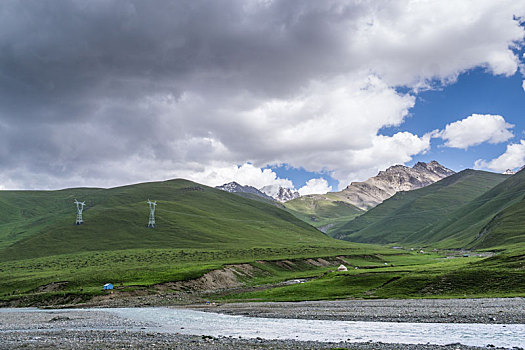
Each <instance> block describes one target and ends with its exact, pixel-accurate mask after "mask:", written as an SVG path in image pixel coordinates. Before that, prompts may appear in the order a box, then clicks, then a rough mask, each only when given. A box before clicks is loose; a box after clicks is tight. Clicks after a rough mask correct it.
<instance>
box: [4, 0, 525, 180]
mask: <svg viewBox="0 0 525 350" xmlns="http://www.w3.org/2000/svg"><path fill="white" fill-rule="evenodd" d="M402 10H403V5H399V4H397V2H390V1H379V2H377V1H372V2H366V1H365V2H361V1H348V2H341V1H294V0H288V1H235V0H230V1H227V0H221V1H215V0H209V1H193V0H192V1H165V0H157V1H133V0H127V1H126V0H114V1H102V0H100V1H99V0H90V1H85V0H82V1H73V0H70V1H52V0H50V1H41V0H34V1H30V0H25V1H22V0H20V1H10V0H4V1H1V2H0V181H1V180H2V179H4V181H5V180H8V181H11V182H10V184H9V186H21V187H32V186H40V187H55V186H58V187H60V186H61V185H60V184H61V183H64V184H69V183H73V182H71V181H69V182H68V178H71V177H73V176H75V175H80V176H82V177H84V179H85V180H84V182H85V183H90V182H89V181H91V180H92V182H97V181H99V180H103V181H101V182H100V181H99V182H97V183H108V184H112V183H123V182H124V181H129V180H133V179H138V178H139V177H140V176H139V177H136V176H135V177H134V175H133V172H137V173H140V174H142V175H143V176H144V177H147V176H148V173H147V172H146V171H144V168H145V167H146V166H150V167H157V168H160V169H162V172H161V173H159V174H161V175H159V176H167V174H170V171H169V169H177V167H179V168H181V169H198V168H202V167H203V166H204V165H205V164H210V162H212V161H215V160H222V161H226V162H231V163H232V164H235V163H239V162H244V161H252V160H255V161H260V162H269V161H283V159H281V158H283V157H282V156H283V153H282V151H283V150H284V151H287V152H288V153H286V152H285V153H284V154H285V155H286V156H287V157H289V156H291V155H292V154H291V153H292V152H296V151H297V152H303V153H305V154H307V155H309V154H310V153H311V152H312V149H313V148H320V149H322V148H323V147H324V148H326V149H327V150H330V151H334V152H338V151H341V150H342V149H343V148H344V147H347V146H348V140H350V139H352V137H348V136H346V135H343V136H340V135H339V130H337V129H338V125H337V123H336V122H337V121H338V120H335V121H333V122H332V123H328V124H329V125H331V127H332V128H333V129H334V130H335V134H336V135H335V136H332V135H329V134H327V135H328V136H327V137H326V140H328V141H329V142H330V144H327V142H324V144H323V143H322V142H318V143H317V144H315V143H312V142H311V141H313V139H312V137H311V136H310V135H309V134H308V132H306V133H305V134H304V135H306V136H304V137H303V138H301V137H297V136H302V135H300V134H299V133H298V132H301V129H300V130H299V131H298V132H296V131H295V129H294V128H295V124H297V123H299V121H300V120H301V119H300V117H301V115H300V113H299V114H298V115H295V116H291V117H290V119H291V120H292V121H288V130H284V131H283V132H282V133H281V134H282V135H281V134H280V135H281V136H280V137H281V139H282V140H284V142H283V143H282V144H281V143H280V141H279V140H280V139H275V140H277V141H275V140H274V139H272V137H273V136H272V135H274V134H278V133H279V132H280V131H281V130H279V128H280V123H279V117H275V118H274V119H272V120H271V123H270V122H268V121H267V122H266V124H258V122H260V120H258V118H257V116H255V117H254V116H253V115H252V114H249V113H248V114H246V113H247V111H248V112H249V111H251V110H253V109H257V108H258V106H260V105H264V103H265V102H266V101H271V100H272V99H281V100H287V99H293V98H295V97H296V96H298V95H301V94H304V95H305V96H306V95H308V94H307V93H305V92H304V91H305V89H307V88H309V84H310V83H311V82H312V81H323V84H325V81H330V80H331V79H337V78H338V77H340V76H342V75H349V74H350V73H355V72H359V76H356V77H353V76H346V77H345V78H344V79H346V80H348V81H349V82H353V81H354V80H355V81H357V80H359V79H361V78H362V76H363V74H364V75H365V76H366V75H367V74H369V73H370V72H372V73H374V74H378V75H384V76H387V75H388V74H390V72H396V74H391V75H392V77H394V78H395V79H394V78H392V79H391V81H390V82H389V83H392V81H394V80H395V81H394V83H406V82H408V81H411V80H413V79H414V78H413V76H416V77H420V76H422V75H423V74H420V73H419V72H416V73H415V74H413V73H406V72H409V71H411V70H416V71H417V69H419V68H418V66H417V64H419V63H418V62H420V61H424V60H423V59H422V58H426V57H428V56H431V57H433V59H434V58H435V57H439V54H438V53H436V52H435V51H436V49H435V47H437V48H440V49H441V48H445V49H443V50H444V51H443V52H442V53H441V56H443V57H448V56H447V55H449V53H453V54H454V57H456V56H457V57H458V59H457V60H458V62H462V64H463V65H465V64H464V63H463V62H469V61H468V60H467V59H463V58H462V56H461V55H460V54H459V53H458V49H457V47H458V46H457V45H456V46H453V49H454V50H449V51H447V50H446V47H447V46H446V45H436V46H435V47H432V45H430V46H429V47H430V49H429V50H428V52H431V53H432V54H431V55H429V54H428V52H426V53H424V54H423V55H422V56H421V57H414V58H413V62H412V61H411V60H410V59H407V56H406V55H405V56H404V55H403V54H402V53H403V52H404V45H408V44H407V43H405V42H404V41H401V42H400V45H401V46H400V47H394V49H393V51H392V52H394V53H395V54H394V55H390V52H389V51H388V50H389V49H390V48H391V47H390V46H388V45H384V43H385V42H384V41H383V40H381V37H378V38H375V37H374V36H373V35H376V34H377V33H379V34H377V35H379V36H380V35H382V34H381V33H382V32H381V29H382V28H381V27H379V29H380V30H379V31H375V32H374V31H372V32H371V34H372V37H371V39H370V40H369V41H366V40H361V36H362V31H363V28H364V29H365V30H366V29H367V28H370V27H371V26H372V25H373V20H371V19H370V18H372V17H374V16H382V17H384V18H386V19H388V20H389V19H390V17H396V16H400V13H401V12H402ZM431 11H432V10H431ZM487 12H490V11H487ZM413 17H414V18H415V20H416V21H421V22H423V21H425V20H426V19H425V16H423V15H420V14H418V13H416V14H415V15H414V16H413ZM386 23H388V25H389V26H394V25H395V24H396V23H397V22H396V21H395V20H394V21H392V22H388V21H387V22H386ZM484 23H486V21H484ZM405 27H406V26H405ZM405 27H403V26H402V27H401V31H405V30H406V28H405ZM434 27H437V26H436V25H434V26H433V27H432V28H434ZM487 27H488V28H492V27H491V26H488V25H487ZM408 28H409V33H412V32H413V30H412V29H411V27H410V26H408ZM498 28H499V29H501V28H502V27H501V26H498ZM491 32H494V31H491ZM499 32H502V33H503V32H505V31H503V30H499V31H498V33H499ZM388 35H390V33H389V32H388V33H387V36H388ZM480 35H482V34H480ZM514 36H515V35H514ZM362 37H363V38H367V36H366V35H363V36H362ZM436 37H438V38H439V36H436ZM507 37H512V35H507ZM507 37H505V38H504V39H505V40H507ZM423 39H425V38H423ZM446 40H447V42H449V41H452V40H450V38H449V37H447V38H446ZM498 40H499V41H502V40H500V39H498ZM407 41H409V40H407ZM503 41H504V40H503ZM472 42H479V41H475V40H472ZM500 46H501V48H502V49H506V48H507V46H506V45H500ZM374 50H377V52H379V53H380V55H379V57H376V56H378V55H376V53H375V51H374ZM465 51H466V52H467V51H468V52H469V53H472V52H474V53H477V51H476V50H467V49H466V50H465ZM412 56H417V52H410V57H412ZM390 57H392V58H393V59H394V60H395V61H394V63H393V64H392V63H391V62H390V61H384V59H385V58H390ZM436 59H437V58H436ZM370 62H372V63H373V64H371V63H370ZM385 62H386V63H385ZM414 62H416V63H417V64H414ZM477 62H478V61H476V64H477ZM369 63H370V64H369ZM469 64H470V63H469ZM396 65H401V69H396V68H395V66H396ZM420 66H421V67H426V66H428V65H426V63H423V64H420ZM467 66H468V64H467ZM385 67H386V68H385ZM451 67H452V68H450V69H449V70H448V71H447V70H445V73H444V74H445V76H446V75H447V74H452V73H456V72H457V71H458V69H459V70H460V69H464V68H463V67H462V66H461V67H459V68H457V67H455V66H453V65H451ZM510 68H512V67H510ZM424 69H426V68H421V71H422V72H423V71H424ZM385 72H386V73H385ZM399 72H401V73H399ZM387 73H388V74H387ZM344 79H343V80H344ZM396 79H397V80H396ZM345 83H346V82H344V81H343V82H341V81H339V82H338V83H337V84H339V87H341V86H343V87H344V85H345ZM325 85H326V86H322V87H320V88H318V91H316V93H319V94H322V93H323V92H325V91H328V92H329V91H331V88H332V86H331V85H330V84H328V83H326V84H325ZM379 85H380V84H379ZM355 88H356V89H357V91H360V90H359V89H360V88H361V87H360V86H358V84H356V87H355ZM363 89H365V90H366V89H368V88H367V87H366V86H365V87H364V88H363ZM385 89H387V88H383V90H385ZM387 92H388V91H387ZM373 93H375V92H373ZM348 95H350V96H352V94H351V93H350V94H348ZM377 96H389V94H388V93H384V94H382V93H381V92H378V93H377ZM309 97H310V96H306V97H305V98H303V99H305V100H307V99H308V98H309ZM345 98H347V96H346V95H344V96H341V100H344V99H345ZM393 100H395V101H393V102H392V101H391V100H389V101H390V102H392V105H393V106H394V107H393V108H392V109H393V110H394V112H393V114H394V115H395V117H393V119H394V122H393V123H394V124H396V123H399V122H400V121H401V120H402V115H404V114H403V113H405V112H403V111H404V110H406V108H407V106H408V107H409V106H410V101H407V99H406V98H404V97H403V96H401V97H400V98H399V99H398V98H397V96H394V99H393ZM398 100H402V101H398ZM408 100H410V99H408ZM327 101H328V102H326V101H321V102H320V103H319V105H323V106H330V105H333V104H335V103H337V101H331V100H330V98H327ZM366 103H368V102H367V101H366ZM314 107H315V106H314ZM396 108H397V109H396ZM285 110H286V108H285ZM341 110H344V108H341ZM397 110H399V111H401V112H398V111H397ZM335 111H336V112H337V113H339V114H341V111H340V110H338V109H337V108H335ZM301 113H308V111H302V112H301ZM317 113H318V114H319V115H321V116H322V115H324V114H325V113H324V111H323V110H319V111H318V112H317ZM334 113H335V112H334ZM334 113H332V114H334ZM328 114H329V115H331V114H330V113H328ZM380 114H381V115H383V114H384V113H382V112H381V113H380ZM400 116H401V117H400ZM344 117H345V115H343V114H341V115H340V116H338V117H337V118H342V120H344ZM312 118H314V116H310V119H312ZM374 118H375V117H371V118H369V119H371V120H374ZM381 118H384V119H385V120H386V121H383V120H382V119H381ZM389 118H390V119H389ZM259 119H261V118H259ZM284 119H285V116H283V117H282V120H283V121H284ZM376 119H377V120H378V121H377V122H375V121H374V122H373V123H372V124H370V125H368V124H367V125H365V127H364V129H363V130H365V131H364V132H363V133H362V134H363V135H365V136H366V137H365V138H369V137H368V135H369V134H370V135H372V136H373V135H375V132H376V131H377V130H378V129H379V128H380V127H381V126H383V125H387V124H388V123H392V121H391V119H392V117H391V116H390V117H377V118H376ZM380 119H381V120H380ZM314 124H315V123H314ZM365 124H366V123H365ZM376 124H377V125H376ZM289 135H291V136H289ZM358 136H359V135H357V134H356V137H355V139H357V138H358ZM294 137H297V139H298V142H296V143H293V142H288V141H289V140H290V139H293V138H294ZM337 137H339V138H340V139H339V140H337ZM279 157H281V158H279ZM298 159H302V158H301V157H299V158H298ZM2 174H3V175H2ZM123 174H128V175H123ZM153 176H155V174H153ZM104 181H105V182H104ZM1 186H2V184H1V183H0V187H1Z"/></svg>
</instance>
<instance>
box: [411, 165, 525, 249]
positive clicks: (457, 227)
mask: <svg viewBox="0 0 525 350" xmlns="http://www.w3.org/2000/svg"><path fill="white" fill-rule="evenodd" d="M524 197H525V171H520V172H518V173H517V174H515V175H513V176H511V177H509V178H508V179H507V180H505V181H504V182H502V183H500V184H499V185H497V186H495V187H493V188H492V189H490V190H489V191H487V192H485V193H484V194H483V195H481V196H479V197H478V198H476V199H474V200H472V201H471V202H469V203H468V204H466V205H464V206H463V207H461V208H459V209H458V210H456V211H454V213H452V214H451V215H449V216H448V217H447V218H444V219H443V220H441V221H440V222H439V223H438V224H436V225H435V227H433V228H432V229H429V230H427V231H426V232H423V233H422V234H421V235H420V236H419V237H417V239H414V242H417V243H423V242H424V243H425V244H432V245H436V246H440V247H467V248H478V249H479V248H496V247H502V248H508V247H510V246H512V245H514V244H516V243H519V242H525V230H524V226H525V224H524V221H525V215H524V214H525V207H524V205H525V202H524V201H523V199H524Z"/></svg>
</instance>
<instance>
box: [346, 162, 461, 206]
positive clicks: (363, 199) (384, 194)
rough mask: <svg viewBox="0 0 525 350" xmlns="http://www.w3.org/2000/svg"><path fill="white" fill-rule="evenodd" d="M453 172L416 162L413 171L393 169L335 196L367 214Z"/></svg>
mask: <svg viewBox="0 0 525 350" xmlns="http://www.w3.org/2000/svg"><path fill="white" fill-rule="evenodd" d="M453 174H455V172H454V171H452V170H450V169H448V168H446V167H444V166H443V165H441V164H439V163H438V162H436V161H431V162H430V163H424V162H418V163H416V164H415V165H414V166H413V167H412V168H409V167H407V166H404V165H394V166H391V167H389V168H388V169H386V170H384V171H380V172H379V173H378V174H377V175H376V176H374V177H371V178H369V179H368V180H366V181H363V182H352V183H351V184H350V185H348V186H347V187H346V188H345V189H344V190H342V191H341V192H338V193H337V197H339V198H340V199H341V200H343V201H345V202H348V203H350V204H353V205H355V206H356V207H358V208H361V209H363V210H368V209H370V208H373V207H375V206H376V205H378V204H380V203H382V202H383V201H384V200H386V199H388V198H390V197H392V196H393V195H394V194H396V193H397V192H401V191H410V190H415V189H418V188H422V187H425V186H428V185H431V184H433V183H434V182H437V181H439V180H441V179H444V178H445V177H447V176H450V175H453Z"/></svg>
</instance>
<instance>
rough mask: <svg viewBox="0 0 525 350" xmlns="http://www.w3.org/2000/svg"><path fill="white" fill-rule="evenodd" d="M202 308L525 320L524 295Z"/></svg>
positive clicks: (312, 316) (381, 318) (384, 318)
mask: <svg viewBox="0 0 525 350" xmlns="http://www.w3.org/2000/svg"><path fill="white" fill-rule="evenodd" d="M190 308H192V309H195V310H201V311H212V312H219V313H223V314H229V315H242V316H249V317H270V318H299V319H309V320H338V321H378V322H437V323H502V324H511V323H514V324H517V323H520V324H522V323H525V299H524V298H490V299H489V298H485V299H404V300H392V299H381V300H337V301H305V302H298V303H278V302H266V303H231V304H221V305H216V306H212V307H210V306H208V305H193V306H190Z"/></svg>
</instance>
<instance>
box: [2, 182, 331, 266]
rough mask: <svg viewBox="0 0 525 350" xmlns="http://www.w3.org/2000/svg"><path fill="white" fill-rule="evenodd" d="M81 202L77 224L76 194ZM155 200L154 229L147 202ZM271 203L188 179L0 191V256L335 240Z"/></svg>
mask: <svg viewBox="0 0 525 350" xmlns="http://www.w3.org/2000/svg"><path fill="white" fill-rule="evenodd" d="M75 198H76V199H78V200H80V201H85V202H86V208H85V209H84V221H85V223H84V224H83V225H79V226H77V225H74V222H75V216H76V208H75V205H74V204H73V201H74V199H75ZM148 198H149V199H151V200H156V201H157V204H158V205H157V211H156V223H157V227H156V228H155V229H148V228H147V227H146V225H147V222H148V215H149V210H148V206H147V204H146V200H147V199H148ZM334 242H335V241H333V240H332V239H331V238H329V237H327V236H325V235H323V234H322V233H321V232H319V231H318V230H316V229H315V228H314V227H312V226H310V225H308V224H306V223H304V222H302V221H301V220H299V219H297V218H295V217H294V216H293V215H291V214H290V213H288V212H286V211H284V210H282V209H279V208H277V207H276V206H274V205H270V204H266V203H263V202H261V201H254V200H250V199H247V198H243V197H240V196H238V195H235V194H231V193H227V192H224V191H221V190H218V189H213V188H210V187H207V186H203V185H199V184H196V183H193V182H190V181H186V180H171V181H164V182H154V183H143V184H137V185H130V186H124V187H118V188H112V189H98V188H76V189H67V190H61V191H0V260H3V261H6V260H15V259H23V258H30V257H31V258H32V257H41V256H49V255H56V254H66V253H76V252H84V251H110V250H123V249H138V248H195V249H201V248H204V249H228V248H236V249H242V248H252V247H294V246H300V245H323V244H331V245H334Z"/></svg>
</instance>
